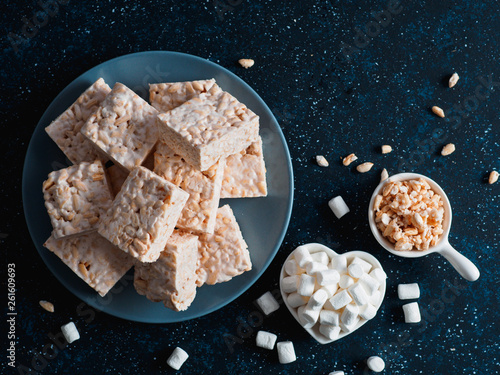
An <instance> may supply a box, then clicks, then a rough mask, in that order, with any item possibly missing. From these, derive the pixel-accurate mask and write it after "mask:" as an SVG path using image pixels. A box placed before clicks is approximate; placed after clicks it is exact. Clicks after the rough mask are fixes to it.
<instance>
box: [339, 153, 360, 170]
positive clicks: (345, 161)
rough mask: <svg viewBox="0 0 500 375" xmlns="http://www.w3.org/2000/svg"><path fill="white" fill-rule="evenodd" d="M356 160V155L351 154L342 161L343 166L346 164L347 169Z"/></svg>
mask: <svg viewBox="0 0 500 375" xmlns="http://www.w3.org/2000/svg"><path fill="white" fill-rule="evenodd" d="M355 160H358V157H357V156H356V155H354V154H349V155H347V156H346V157H345V158H344V160H342V164H344V165H345V166H346V167H347V166H348V165H349V164H351V163H352V162H353V161H355Z"/></svg>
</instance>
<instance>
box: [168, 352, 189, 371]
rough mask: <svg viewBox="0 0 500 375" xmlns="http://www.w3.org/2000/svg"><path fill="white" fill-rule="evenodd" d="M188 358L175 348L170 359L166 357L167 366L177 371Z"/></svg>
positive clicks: (184, 353)
mask: <svg viewBox="0 0 500 375" xmlns="http://www.w3.org/2000/svg"><path fill="white" fill-rule="evenodd" d="M188 357H189V355H188V354H187V353H186V352H185V351H184V350H182V349H181V348H179V347H177V348H175V349H174V351H173V353H172V354H170V357H168V359H167V364H168V365H169V366H170V367H172V368H173V369H174V370H179V369H180V368H181V366H182V365H183V364H184V362H186V360H187V359H188Z"/></svg>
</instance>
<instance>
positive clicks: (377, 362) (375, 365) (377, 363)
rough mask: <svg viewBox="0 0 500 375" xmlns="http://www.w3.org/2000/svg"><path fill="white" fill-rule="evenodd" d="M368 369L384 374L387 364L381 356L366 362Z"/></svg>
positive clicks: (373, 357)
mask: <svg viewBox="0 0 500 375" xmlns="http://www.w3.org/2000/svg"><path fill="white" fill-rule="evenodd" d="M366 364H367V365H368V368H369V369H370V370H372V371H373V372H382V371H383V370H384V368H385V362H384V360H383V359H382V358H380V357H379V356H372V357H370V358H368V359H367V360H366Z"/></svg>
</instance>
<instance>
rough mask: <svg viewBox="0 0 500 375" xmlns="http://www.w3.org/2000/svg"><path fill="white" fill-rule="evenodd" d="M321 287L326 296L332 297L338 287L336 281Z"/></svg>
mask: <svg viewBox="0 0 500 375" xmlns="http://www.w3.org/2000/svg"><path fill="white" fill-rule="evenodd" d="M321 289H323V290H324V291H325V292H326V294H328V298H332V297H333V295H334V294H335V293H336V292H337V290H338V289H339V284H337V283H335V284H328V285H325V286H323V287H322V288H321Z"/></svg>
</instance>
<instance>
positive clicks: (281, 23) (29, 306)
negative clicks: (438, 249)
mask: <svg viewBox="0 0 500 375" xmlns="http://www.w3.org/2000/svg"><path fill="white" fill-rule="evenodd" d="M47 1H48V0H45V2H47ZM42 2H43V0H42ZM61 3H67V4H65V5H60V6H59V11H58V13H57V14H55V15H54V16H53V17H49V18H48V19H47V23H46V25H44V26H42V27H41V28H40V29H39V30H38V32H37V34H36V35H34V36H32V37H31V38H29V39H27V40H26V41H25V42H22V43H21V44H20V45H18V46H17V47H18V52H17V53H16V52H15V51H14V49H13V47H12V45H11V43H10V41H9V40H8V34H9V33H10V32H12V33H14V34H17V35H22V27H23V17H25V16H26V17H27V18H32V17H33V14H34V12H38V11H39V10H40V9H41V8H40V5H38V4H37V1H34V0H32V1H16V2H14V1H8V2H7V3H5V4H3V5H2V10H3V11H2V12H1V14H0V19H1V22H0V30H1V32H0V35H1V38H2V39H1V40H2V42H1V43H2V45H1V48H2V55H1V57H0V58H1V61H0V62H1V64H0V66H1V68H0V74H1V78H2V88H1V90H2V91H1V92H2V110H3V114H4V115H3V116H0V121H1V124H2V125H1V129H2V137H0V149H1V150H2V159H3V160H4V162H3V165H2V166H3V168H2V178H1V179H0V191H1V193H2V197H3V200H4V201H3V204H2V207H1V210H2V211H1V212H2V219H3V220H2V223H1V224H0V225H1V227H0V241H1V243H2V250H4V251H3V253H4V256H3V258H2V259H3V261H4V266H3V267H4V269H5V268H6V264H8V263H16V270H17V272H16V286H17V292H16V307H17V312H18V315H17V325H16V335H17V340H18V341H17V345H16V365H21V364H22V365H24V366H26V367H32V368H33V367H36V368H39V369H42V368H43V369H42V370H40V371H38V373H43V374H107V373H109V374H164V373H171V372H173V371H171V370H170V369H169V368H168V366H167V365H166V358H167V357H168V356H169V354H170V353H171V351H172V350H173V348H174V347H176V346H180V347H182V348H184V349H185V350H186V351H187V352H188V353H189V354H190V358H189V360H188V361H187V362H186V364H185V365H184V366H183V367H182V369H181V370H180V371H179V372H178V373H182V374H194V373H201V372H203V373H213V374H215V373H228V374H236V373H249V374H252V373H261V372H268V373H283V374H293V373H303V374H327V373H328V372H329V371H333V370H344V371H345V372H346V374H355V373H358V374H359V373H369V372H368V370H366V367H365V362H364V361H365V359H366V358H367V357H369V356H371V355H376V354H378V355H380V356H381V357H382V358H384V359H385V361H386V364H387V367H386V370H385V373H387V374H413V373H415V374H419V373H422V374H448V373H453V374H493V373H498V371H499V368H500V359H499V355H500V350H499V345H498V337H499V333H500V329H499V325H498V320H499V318H500V315H499V313H498V306H499V294H498V291H497V289H498V271H497V267H498V266H499V262H498V249H499V247H500V246H499V245H500V241H499V231H498V227H499V225H500V220H499V214H498V212H499V195H500V184H498V183H497V184H496V185H488V184H487V183H486V182H485V181H486V177H487V174H488V172H489V171H491V170H492V169H496V170H499V169H500V160H499V155H500V145H499V139H500V125H499V108H500V106H499V98H500V69H499V66H500V65H499V57H498V50H499V47H500V40H499V34H500V33H499V29H500V24H499V22H500V21H499V20H498V6H497V4H495V3H494V2H484V3H483V2H474V1H448V0H442V1H439V2H430V1H422V2H411V3H406V2H405V3H402V5H399V6H396V7H394V6H392V8H393V10H395V12H394V13H393V14H391V20H390V22H387V19H385V20H383V23H384V25H385V26H379V28H380V30H378V29H377V28H376V26H374V24H370V25H369V26H370V27H371V29H370V30H368V32H369V33H371V35H373V37H371V38H370V39H365V40H362V39H363V38H362V37H360V34H359V33H358V31H357V30H358V29H359V30H364V29H365V26H366V25H367V24H368V23H369V22H370V21H372V20H374V17H373V16H372V15H371V13H372V12H379V11H382V10H387V9H389V8H391V4H390V3H388V2H385V1H384V2H381V1H377V2H370V1H365V0H363V1H343V2H330V1H302V2H298V1H293V2H287V3H284V2H279V1H258V0H252V1H250V0H247V1H239V0H238V1H234V0H232V1H228V0H217V1H212V0H210V1H204V2H173V1H164V2H156V1H155V2H153V1H146V0H138V1H123V2H110V1H103V2H99V3H98V4H94V2H90V1H80V2H76V1H69V2H68V1H67V0H66V1H61ZM230 4H232V5H230ZM224 6H225V7H224ZM217 7H218V8H217ZM221 9H222V10H224V9H225V10H227V11H226V12H222V10H221ZM217 10H219V12H218V11H217ZM396 13H397V14H396ZM39 15H40V16H41V17H42V18H40V21H43V15H42V14H39ZM42 23H43V22H42ZM11 36H12V34H11ZM356 37H357V38H356ZM351 47H352V48H351ZM354 48H356V49H354ZM145 50H172V51H180V52H186V53H191V54H194V55H197V56H200V57H204V58H207V59H209V60H211V61H214V62H216V63H218V64H220V65H222V66H224V67H226V68H228V69H230V70H231V71H232V72H234V73H235V74H237V75H238V76H240V77H241V78H242V79H243V80H245V81H246V82H247V83H249V84H250V86H252V87H253V88H254V89H255V90H256V91H257V93H258V94H259V95H260V96H261V97H262V98H263V99H264V100H265V101H266V103H267V104H268V105H269V107H270V108H271V109H272V110H273V112H274V114H275V115H276V117H277V119H278V120H279V122H280V125H281V127H282V130H283V132H284V135H285V138H286V139H287V141H288V144H289V146H290V151H291V155H292V162H293V166H294V174H295V187H296V188H295V202H294V210H293V213H292V220H291V223H290V227H289V230H288V233H287V235H286V237H285V241H284V242H283V245H282V247H281V249H280V251H279V253H278V255H277V256H276V258H275V260H274V261H273V263H272V264H271V266H270V267H269V269H268V270H267V271H266V272H265V273H264V275H263V276H262V278H261V279H260V280H259V281H258V282H257V283H256V284H255V285H254V286H253V287H252V288H250V289H249V290H248V291H247V292H246V293H245V294H243V295H242V296H241V297H240V298H238V299H237V300H236V301H234V302H233V303H231V304H230V305H228V306H226V307H225V308H223V309H221V310H219V311H217V312H215V313H212V314H210V315H208V316H206V317H202V318H200V319H196V320H193V321H189V322H183V323H177V324H165V325H148V324H140V323H132V322H128V321H123V320H120V319H116V318H113V317H111V316H108V315H106V314H104V313H95V312H93V311H91V310H89V309H87V308H86V307H85V306H81V305H80V304H81V302H80V301H79V300H78V299H77V298H75V297H74V296H73V295H72V294H71V293H69V292H68V291H67V290H66V289H65V288H64V287H63V286H62V285H61V284H59V282H58V281H57V280H56V279H55V278H54V277H53V276H52V275H51V274H50V272H49V271H48V269H47V268H46V267H45V266H44V265H43V262H42V261H41V259H40V257H39V256H38V254H37V253H36V250H35V248H34V246H33V245H32V243H31V239H30V238H29V235H28V232H27V228H26V225H25V223H24V217H23V214H22V202H21V193H20V183H21V168H22V162H23V158H24V154H25V152H26V148H27V144H28V142H29V139H30V136H31V133H32V131H33V129H34V127H35V125H36V123H37V122H38V120H39V118H40V116H41V115H42V113H43V112H44V110H45V109H46V107H47V106H48V105H49V104H50V102H51V101H52V99H53V98H54V97H55V96H56V95H57V94H58V93H59V91H60V90H62V89H63V88H64V87H65V86H66V85H67V84H68V83H69V82H71V81H72V80H73V79H74V78H76V77H77V76H78V75H80V74H81V73H83V72H85V71H86V70H88V69H89V68H91V67H93V66H95V65H97V64H98V63H101V62H103V61H106V60H108V59H110V58H113V57H116V56H120V55H123V54H126V53H130V52H138V51H145ZM348 52H350V54H348ZM242 57H249V58H253V59H255V61H256V64H255V66H254V67H252V68H251V69H248V70H244V69H242V68H241V67H239V66H238V65H237V63H236V62H237V60H238V59H240V58H242ZM454 71H457V72H458V73H459V74H460V76H461V79H460V81H459V83H458V84H457V86H456V87H455V88H453V89H449V88H447V87H446V79H447V78H448V77H449V76H450V75H451V74H452V73H453V72H454ZM488 82H489V83H488ZM432 105H439V106H440V107H442V108H443V109H444V110H445V112H446V113H447V119H445V120H443V119H440V118H437V117H435V116H433V115H432V114H431V113H430V111H429V108H430V107H431V106H432ZM448 142H453V143H455V145H456V147H457V151H456V152H455V153H454V154H452V155H451V156H448V157H446V158H444V157H441V156H440V155H439V151H440V149H441V147H442V146H443V145H444V144H446V143H448ZM386 143H387V144H391V145H392V146H393V148H394V151H393V152H392V153H391V154H388V155H382V154H381V153H380V152H379V147H380V145H382V144H386ZM351 152H355V153H356V155H358V157H359V158H360V161H372V162H374V163H375V167H374V168H373V170H372V171H371V172H369V173H367V174H363V175H361V174H358V173H357V172H356V171H355V169H354V166H352V167H348V168H346V167H343V166H342V165H341V164H340V161H339V160H340V157H341V156H345V155H347V154H349V153H351ZM316 154H323V155H325V156H326V157H327V159H328V160H329V161H330V167H328V168H326V169H323V168H320V167H318V166H317V165H315V163H314V160H313V158H314V156H315V155H316ZM384 167H385V168H387V169H388V171H389V173H396V172H398V171H400V170H401V171H403V170H404V171H413V172H417V173H422V174H425V175H428V176H429V177H431V178H433V179H434V180H435V181H436V182H438V183H439V184H441V186H442V187H443V188H444V189H445V190H446V192H447V195H448V197H449V199H450V201H451V204H452V206H453V210H454V218H453V227H452V231H451V236H450V242H451V243H452V245H454V246H455V247H456V248H457V249H458V250H460V251H461V252H462V253H463V254H464V255H466V256H467V257H469V258H470V259H471V260H472V261H474V262H475V263H476V264H477V266H478V267H479V269H480V271H481V277H480V279H479V280H478V281H477V282H475V283H468V282H465V281H464V280H463V279H460V277H459V276H458V274H457V273H456V272H455V271H454V270H453V269H452V267H451V266H450V265H449V264H448V263H447V262H446V261H445V260H444V259H443V258H441V257H439V256H438V255H431V256H429V257H426V258H419V259H403V258H397V257H395V256H393V255H390V254H388V253H387V252H385V251H384V250H383V249H382V248H380V246H379V245H378V244H377V243H376V241H375V240H374V239H373V238H372V236H371V234H370V230H369V228H368V224H367V222H366V209H367V205H368V200H369V198H370V195H371V192H372V190H373V188H374V187H375V186H376V185H377V183H378V181H379V173H380V170H381V169H382V168H384ZM339 194H341V195H342V196H343V197H344V199H345V201H346V202H347V204H348V205H349V206H350V208H351V212H350V213H349V214H348V215H347V216H346V217H344V218H342V219H341V220H337V219H335V218H334V216H333V214H332V213H331V212H330V211H329V209H328V207H327V204H326V203H327V201H328V200H329V199H330V198H331V197H333V196H335V195H339ZM313 241H314V242H320V243H323V244H325V245H327V246H330V247H332V248H334V249H335V250H336V251H337V252H344V251H349V250H356V249H359V250H365V251H369V252H370V253H372V254H373V255H375V256H376V257H377V258H378V259H379V260H380V262H381V263H382V265H383V266H384V268H385V269H386V271H387V273H388V275H389V279H388V284H387V287H388V289H387V294H386V299H385V302H384V304H383V305H382V308H381V309H380V311H379V313H378V315H377V317H376V318H375V319H374V320H373V321H372V322H369V323H368V324H366V325H365V326H364V327H362V328H361V329H360V330H359V331H357V332H356V333H355V334H353V335H350V336H348V337H347V338H345V339H343V340H341V341H339V342H336V343H334V344H331V345H327V346H321V345H319V344H317V343H316V342H315V341H313V339H312V338H310V336H309V335H308V334H307V333H306V332H305V331H303V330H302V329H301V328H300V327H299V326H298V324H297V323H296V322H295V321H294V319H293V317H292V316H291V315H290V314H289V313H288V311H287V310H286V309H285V308H284V306H282V307H281V308H280V309H279V310H278V311H277V312H275V313H273V314H272V315H270V316H268V317H264V318H262V316H261V315H260V314H259V313H258V309H257V308H256V306H255V305H254V301H255V299H256V298H258V297H259V296H260V295H262V294H263V293H264V292H266V291H268V290H271V291H272V290H276V289H277V281H278V274H279V270H280V268H281V263H282V261H283V260H284V259H285V258H286V257H287V255H288V253H289V252H290V251H291V250H293V249H294V248H295V247H296V246H297V245H299V244H302V243H305V242H313ZM2 275H4V276H2V277H3V278H4V279H3V280H2V286H3V287H4V285H5V279H6V276H5V272H2ZM400 282H418V283H419V284H420V288H421V291H422V295H421V297H420V299H419V300H418V302H419V304H420V307H421V310H422V313H423V321H424V322H423V323H421V324H419V325H407V324H405V323H404V322H403V318H402V310H401V305H402V304H403V302H402V301H399V300H398V299H397V295H396V287H397V284H398V283H400ZM3 293H6V292H5V287H4V292H3ZM443 293H444V295H443ZM453 297H454V298H453ZM40 299H47V300H50V301H52V302H54V304H55V306H56V313H54V314H49V313H46V312H45V311H43V310H41V308H40V307H39V305H38V301H39V300H40ZM4 301H6V298H4ZM4 303H5V302H4ZM5 320H6V319H4V321H5ZM69 320H72V321H75V323H76V324H77V325H78V328H79V330H80V333H81V339H80V340H79V341H77V342H75V343H73V344H71V345H70V346H68V347H66V348H65V349H63V350H61V351H60V352H59V353H58V354H57V356H55V358H53V359H51V360H46V362H45V363H44V362H36V358H37V356H38V358H42V357H40V356H39V355H40V353H42V351H43V348H44V346H45V345H46V344H48V343H50V339H49V337H48V334H49V333H50V332H52V333H54V334H57V332H58V331H59V327H60V326H61V325H62V324H64V323H67V322H68V321H69ZM249 321H250V323H251V324H253V325H254V326H255V327H253V328H252V327H250V326H249V325H246V324H245V322H247V323H248V322H249ZM3 324H5V323H3ZM259 329H263V330H267V331H270V332H274V333H276V334H277V335H278V337H279V340H291V341H293V342H294V345H295V350H296V354H297V357H298V359H297V361H296V362H294V363H292V364H289V365H280V364H279V363H278V358H277V354H276V352H275V351H272V352H269V351H266V350H264V349H260V348H256V347H255V343H254V340H255V334H256V331H257V330H259ZM225 339H226V342H225ZM231 339H232V340H233V341H232V342H233V345H232V349H233V350H232V352H231V351H230V350H229V347H228V345H227V341H231ZM6 341H7V340H6V339H4V338H2V343H5V342H6ZM230 346H231V345H230ZM2 352H3V353H5V352H6V351H2ZM50 354H53V353H52V352H51V351H50V350H49V355H50ZM5 357H6V356H5V355H4V356H3V358H2V373H6V374H8V373H17V372H16V371H15V370H11V369H10V368H9V367H7V365H6V363H7V359H6V358H5ZM33 358H35V359H34V360H33ZM32 361H33V363H32ZM33 373H34V372H33Z"/></svg>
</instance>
